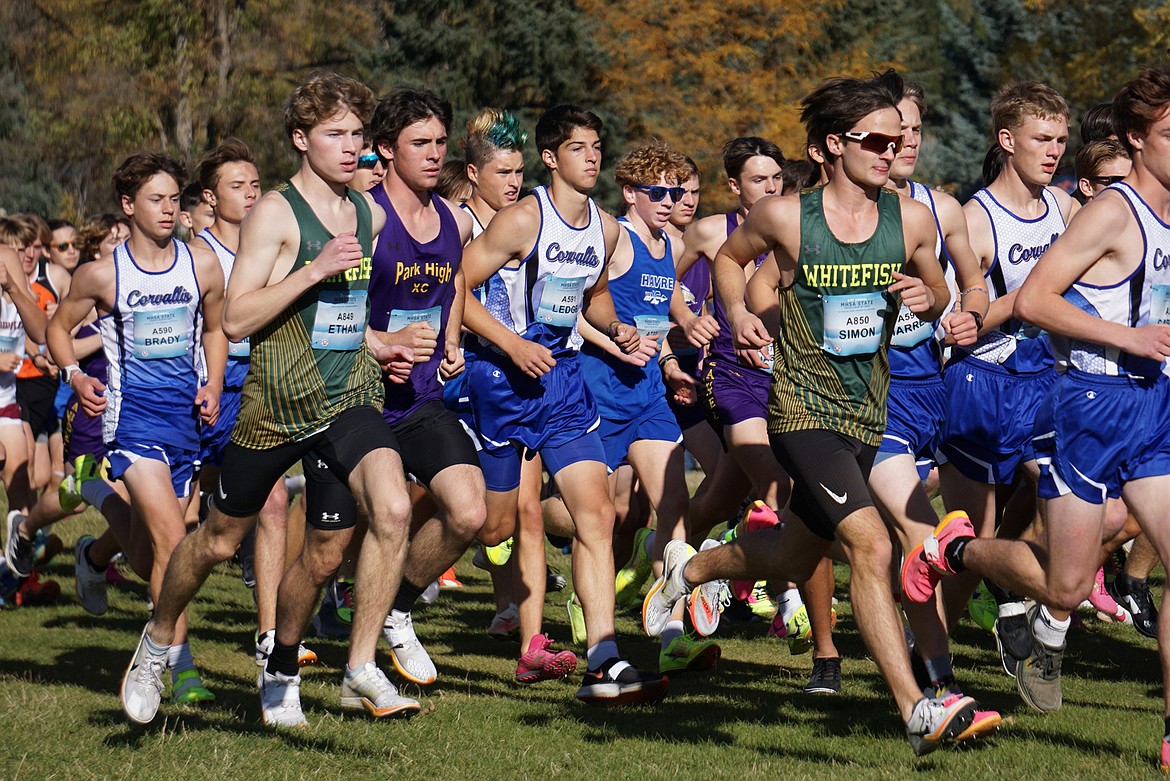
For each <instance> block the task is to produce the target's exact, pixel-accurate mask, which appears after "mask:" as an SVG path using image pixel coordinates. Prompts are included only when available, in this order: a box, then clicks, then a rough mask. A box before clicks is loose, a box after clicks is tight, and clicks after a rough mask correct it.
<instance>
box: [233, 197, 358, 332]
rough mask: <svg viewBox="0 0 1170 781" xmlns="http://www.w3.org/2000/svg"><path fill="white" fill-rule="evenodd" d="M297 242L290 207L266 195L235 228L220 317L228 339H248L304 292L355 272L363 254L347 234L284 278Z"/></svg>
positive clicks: (330, 242)
mask: <svg viewBox="0 0 1170 781" xmlns="http://www.w3.org/2000/svg"><path fill="white" fill-rule="evenodd" d="M375 227H376V226H375ZM300 240H301V239H300V230H299V229H298V227H297V222H296V218H295V217H294V216H293V211H292V207H291V206H289V204H288V201H286V200H285V199H284V196H282V195H280V193H278V192H271V193H268V194H267V195H265V196H264V197H263V198H261V199H260V201H259V202H258V203H257V204H256V205H255V206H253V207H252V210H251V212H249V213H248V216H247V217H245V218H244V222H243V224H241V225H240V248H239V252H238V253H237V254H236V261H235V265H234V266H233V267H232V276H231V279H230V280H229V282H228V290H227V299H226V303H225V305H224V313H223V331H224V333H225V334H226V335H227V338H228V339H230V340H231V341H233V342H239V341H242V340H243V339H245V338H247V337H249V336H251V335H252V334H254V333H255V332H256V331H257V330H259V329H260V328H263V327H264V326H265V325H267V324H268V323H270V322H272V320H273V319H274V318H275V317H276V316H277V315H279V314H280V313H281V312H283V311H284V310H285V309H287V308H288V307H289V306H290V305H291V304H292V303H293V302H294V301H296V300H297V298H299V297H300V296H301V294H302V293H304V292H305V291H306V290H309V289H310V288H312V287H313V286H314V285H316V284H317V283H319V282H321V281H323V280H326V279H328V278H329V277H332V276H333V275H334V274H339V273H341V272H343V271H345V270H347V269H351V268H355V267H357V266H358V265H359V264H360V263H361V261H362V256H363V255H364V254H365V253H363V252H362V246H361V244H360V243H359V242H358V240H357V237H356V236H354V234H353V233H342V234H340V235H338V236H336V237H334V238H333V239H331V240H330V241H328V242H326V243H325V246H324V247H322V248H321V252H320V253H319V254H318V255H317V257H316V258H315V259H314V260H313V261H312V262H311V263H307V264H305V265H303V266H301V267H300V268H298V269H297V270H296V271H293V272H292V273H291V274H288V273H286V271H287V269H290V268H292V264H293V263H294V262H295V261H296V257H297V251H298V245H299V244H300Z"/></svg>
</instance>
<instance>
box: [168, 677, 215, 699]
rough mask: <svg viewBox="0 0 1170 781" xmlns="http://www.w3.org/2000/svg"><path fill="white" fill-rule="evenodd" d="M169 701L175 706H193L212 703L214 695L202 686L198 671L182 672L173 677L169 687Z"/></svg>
mask: <svg viewBox="0 0 1170 781" xmlns="http://www.w3.org/2000/svg"><path fill="white" fill-rule="evenodd" d="M171 699H172V700H173V701H174V703H175V704H176V705H194V704H197V703H200V702H214V701H215V694H214V693H213V692H212V691H211V690H210V689H208V688H207V687H206V686H204V685H203V679H202V678H200V677H199V671H198V670H183V672H181V673H179V674H178V675H176V676H175V682H174V684H173V685H172V686H171Z"/></svg>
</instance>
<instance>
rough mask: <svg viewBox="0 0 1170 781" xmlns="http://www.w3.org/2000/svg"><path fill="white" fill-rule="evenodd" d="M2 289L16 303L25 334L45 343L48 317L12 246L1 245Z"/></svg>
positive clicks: (0, 279)
mask: <svg viewBox="0 0 1170 781" xmlns="http://www.w3.org/2000/svg"><path fill="white" fill-rule="evenodd" d="M0 289H3V291H4V292H5V293H7V294H8V297H9V298H11V299H12V303H14V304H16V311H17V312H19V313H20V321H21V322H22V323H23V324H24V333H25V336H27V337H28V338H29V339H32V340H33V341H34V342H36V343H37V344H44V343H45V325H46V324H47V323H48V317H46V316H45V313H44V312H42V311H41V308H40V307H39V306H37V297H36V296H34V295H33V293H32V288H31V287H29V284H28V277H26V276H25V275H24V269H22V268H21V267H20V258H19V257H18V256H17V254H16V251H15V250H13V249H11V248H10V247H0Z"/></svg>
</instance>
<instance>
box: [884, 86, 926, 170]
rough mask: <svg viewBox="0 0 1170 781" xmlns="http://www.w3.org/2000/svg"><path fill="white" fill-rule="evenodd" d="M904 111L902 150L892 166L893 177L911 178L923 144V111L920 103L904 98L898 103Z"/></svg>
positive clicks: (899, 109)
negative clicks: (919, 149) (919, 106)
mask: <svg viewBox="0 0 1170 781" xmlns="http://www.w3.org/2000/svg"><path fill="white" fill-rule="evenodd" d="M898 111H900V112H902V151H901V152H899V153H898V156H897V157H895V158H894V163H893V165H891V166H890V178H891V179H909V178H910V177H911V176H913V175H914V166H916V165H917V164H918V148H919V147H920V146H921V145H922V112H921V111H919V110H918V104H917V103H915V102H914V101H912V100H909V99H908V98H903V99H902V101H901V102H900V103H899V104H898Z"/></svg>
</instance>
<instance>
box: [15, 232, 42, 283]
mask: <svg viewBox="0 0 1170 781" xmlns="http://www.w3.org/2000/svg"><path fill="white" fill-rule="evenodd" d="M44 252H45V244H44V242H42V241H41V238H40V236H38V237H37V238H35V239H33V240H32V243H30V244H28V245H27V246H25V247H22V248H21V253H20V264H21V266H23V267H24V273H25V274H32V273H33V270H34V269H36V267H37V263H38V262H39V261H40V259H41V255H43V254H44Z"/></svg>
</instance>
